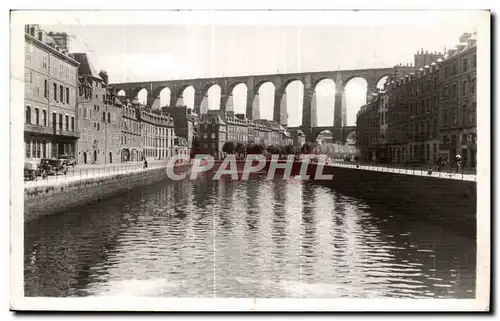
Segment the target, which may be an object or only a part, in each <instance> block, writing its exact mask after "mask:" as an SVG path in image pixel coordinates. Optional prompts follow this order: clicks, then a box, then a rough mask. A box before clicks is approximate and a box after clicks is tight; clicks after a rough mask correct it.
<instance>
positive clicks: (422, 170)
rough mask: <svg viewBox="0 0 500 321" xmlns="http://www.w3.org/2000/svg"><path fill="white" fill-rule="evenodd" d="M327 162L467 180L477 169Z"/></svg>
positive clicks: (452, 165) (453, 165)
mask: <svg viewBox="0 0 500 321" xmlns="http://www.w3.org/2000/svg"><path fill="white" fill-rule="evenodd" d="M327 164H328V165H332V166H338V167H348V168H356V169H360V170H372V171H380V172H388V173H396V174H406V175H417V176H432V177H439V178H448V179H458V180H467V181H476V179H477V171H476V169H475V168H470V167H463V166H460V168H459V169H458V170H457V168H456V165H455V164H448V165H446V166H445V167H444V168H441V169H438V167H437V166H436V165H420V164H394V163H375V162H362V161H351V162H349V161H344V160H330V161H328V162H327Z"/></svg>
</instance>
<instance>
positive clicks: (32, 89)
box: [24, 25, 193, 164]
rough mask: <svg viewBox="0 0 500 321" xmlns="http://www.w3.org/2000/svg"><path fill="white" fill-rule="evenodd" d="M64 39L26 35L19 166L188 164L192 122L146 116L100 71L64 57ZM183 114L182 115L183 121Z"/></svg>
mask: <svg viewBox="0 0 500 321" xmlns="http://www.w3.org/2000/svg"><path fill="white" fill-rule="evenodd" d="M68 45H69V38H68V35H67V34H66V33H47V32H45V31H44V30H42V29H41V28H39V26H38V25H26V27H25V54H26V56H25V80H26V81H25V126H24V141H25V148H24V151H25V158H28V159H40V158H57V157H59V156H61V155H71V156H74V157H75V158H76V160H77V163H79V164H110V163H122V162H133V161H142V160H143V159H144V158H145V159H167V158H169V157H170V156H172V155H177V154H182V155H185V156H186V157H188V156H189V153H188V149H189V148H190V145H189V144H188V141H189V142H191V137H190V136H189V135H191V136H192V133H189V132H184V131H182V128H183V127H184V126H185V125H186V124H185V123H186V122H190V123H192V122H193V121H192V119H190V118H189V117H187V115H185V117H184V118H183V117H181V116H180V115H179V112H182V111H184V112H186V110H185V109H183V108H179V109H178V111H177V110H176V115H177V116H178V117H179V126H180V127H181V130H180V132H181V133H182V134H183V135H184V136H183V137H182V136H181V137H177V136H176V130H175V129H176V124H175V123H174V118H173V117H172V116H171V115H170V114H169V108H166V109H163V108H162V109H157V110H152V109H151V108H149V107H147V106H145V105H142V104H139V103H138V101H137V100H135V101H134V100H133V101H130V100H128V99H125V98H124V97H119V96H117V95H115V93H114V90H113V88H110V87H109V86H108V75H107V73H106V72H105V71H101V72H99V73H97V71H96V70H95V69H94V67H93V66H92V64H91V62H90V60H89V57H88V55H87V54H85V53H69V52H68ZM186 114H187V113H186Z"/></svg>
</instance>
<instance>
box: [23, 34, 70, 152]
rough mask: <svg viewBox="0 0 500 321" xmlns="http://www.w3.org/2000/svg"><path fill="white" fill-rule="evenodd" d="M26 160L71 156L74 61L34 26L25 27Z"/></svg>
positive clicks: (65, 51)
mask: <svg viewBox="0 0 500 321" xmlns="http://www.w3.org/2000/svg"><path fill="white" fill-rule="evenodd" d="M24 41H25V45H24V46H25V63H24V70H25V89H24V105H25V106H24V110H25V113H24V115H25V119H24V120H25V125H24V142H25V146H24V151H25V157H26V158H36V159H39V158H56V157H58V156H60V155H62V154H68V155H74V154H75V150H76V146H75V145H76V140H77V139H78V136H79V133H78V130H77V125H76V123H75V118H76V104H77V97H76V96H77V75H78V71H77V70H78V62H77V61H75V60H74V59H73V58H71V57H70V56H69V55H68V52H67V50H66V49H65V48H61V46H60V45H59V44H58V43H57V42H56V41H55V40H54V39H53V38H52V37H50V36H49V35H48V34H47V33H46V32H45V31H44V30H42V29H41V28H40V27H39V26H38V25H26V26H25V35H24Z"/></svg>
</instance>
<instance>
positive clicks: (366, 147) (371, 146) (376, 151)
mask: <svg viewBox="0 0 500 321" xmlns="http://www.w3.org/2000/svg"><path fill="white" fill-rule="evenodd" d="M378 98H379V97H375V98H374V99H372V100H371V101H370V102H369V103H368V104H366V105H364V106H362V107H361V109H360V110H359V112H358V114H357V115H356V134H357V136H358V138H357V144H358V145H357V147H358V149H359V151H360V154H361V158H362V159H363V160H366V161H371V160H375V159H378V158H380V156H381V155H380V142H379V137H380V113H379V99H378Z"/></svg>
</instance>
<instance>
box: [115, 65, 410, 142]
mask: <svg viewBox="0 0 500 321" xmlns="http://www.w3.org/2000/svg"><path fill="white" fill-rule="evenodd" d="M413 70H414V68H413V67H409V66H396V67H392V68H378V69H377V68H376V69H357V70H337V71H322V72H304V73H293V74H270V75H249V76H237V77H219V78H201V79H182V80H165V81H145V82H129V83H114V84H111V86H112V87H113V88H114V93H115V94H118V93H119V92H120V91H121V90H123V91H124V92H125V96H126V97H127V98H129V99H131V100H133V99H135V98H137V95H138V93H139V92H140V91H141V90H142V89H146V90H147V95H148V96H147V104H148V105H149V106H153V107H156V108H159V107H160V93H161V91H162V90H163V89H165V88H168V89H169V90H170V102H169V104H168V105H169V106H180V105H184V101H183V94H184V90H185V89H186V88H188V87H192V88H193V89H194V107H193V108H194V111H195V112H196V113H197V114H203V113H205V112H206V111H207V110H208V91H209V89H210V88H211V87H212V86H214V85H218V86H219V87H220V89H221V96H220V109H221V110H227V111H232V110H234V109H233V103H234V102H233V89H234V88H235V87H236V86H237V85H239V84H245V85H246V87H247V101H246V116H247V118H248V119H254V118H259V116H258V115H259V89H260V87H261V86H262V85H263V84H265V83H272V84H273V85H274V88H275V92H274V104H273V120H274V121H276V122H279V123H280V124H282V125H284V126H286V125H287V106H286V88H287V86H288V85H289V84H290V83H291V82H293V81H300V82H301V83H302V84H303V86H304V87H303V88H304V95H303V102H302V126H300V129H301V130H302V131H303V132H304V133H305V134H306V137H307V139H308V140H309V141H315V140H316V136H317V135H318V134H319V133H320V132H321V131H322V130H325V129H328V130H330V132H331V133H332V135H333V136H334V138H335V139H336V140H340V141H345V139H346V137H347V135H348V134H349V133H350V132H351V131H352V130H353V128H347V129H345V130H342V128H343V127H345V126H346V124H345V114H346V108H345V90H344V89H345V86H346V84H347V82H349V80H351V79H353V78H355V77H361V78H363V79H365V80H366V83H367V85H368V86H367V91H368V92H367V95H368V96H370V95H371V93H373V92H375V91H376V86H377V83H378V82H379V80H380V79H382V78H383V77H386V76H387V77H397V78H399V77H403V76H404V75H406V74H408V73H410V72H413ZM325 79H330V80H332V81H334V82H335V105H334V120H333V126H330V127H325V128H323V129H321V130H319V129H315V128H314V127H313V124H314V123H316V120H317V119H316V118H317V110H316V109H317V106H316V100H315V99H314V91H315V89H316V85H317V84H318V83H319V82H320V81H322V80H325ZM350 127H353V126H350Z"/></svg>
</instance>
